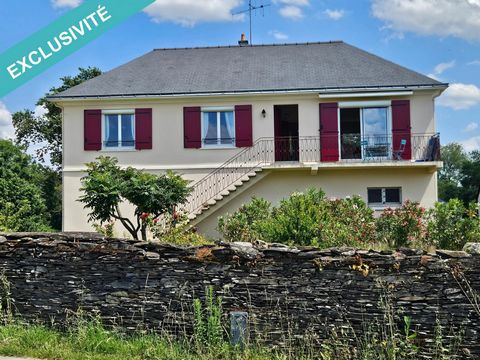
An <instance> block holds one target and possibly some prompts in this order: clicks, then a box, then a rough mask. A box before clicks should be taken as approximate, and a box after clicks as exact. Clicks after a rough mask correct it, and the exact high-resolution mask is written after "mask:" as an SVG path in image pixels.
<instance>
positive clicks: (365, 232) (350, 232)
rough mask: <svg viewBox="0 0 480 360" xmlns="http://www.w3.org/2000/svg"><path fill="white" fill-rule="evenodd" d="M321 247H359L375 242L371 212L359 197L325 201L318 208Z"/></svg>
mask: <svg viewBox="0 0 480 360" xmlns="http://www.w3.org/2000/svg"><path fill="white" fill-rule="evenodd" d="M319 227H320V231H321V244H322V246H361V245H365V244H372V243H373V242H374V241H375V219H374V217H373V210H372V209H370V208H369V207H368V205H367V204H366V203H365V201H363V200H362V198H361V197H359V196H353V197H349V198H346V199H330V200H328V199H326V200H325V201H324V202H323V203H322V206H321V207H320V224H319Z"/></svg>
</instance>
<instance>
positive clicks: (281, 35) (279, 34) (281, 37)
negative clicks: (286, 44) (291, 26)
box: [268, 30, 288, 40]
mask: <svg viewBox="0 0 480 360" xmlns="http://www.w3.org/2000/svg"><path fill="white" fill-rule="evenodd" d="M268 33H269V35H271V36H273V37H274V38H275V39H277V40H287V39H288V35H287V34H284V33H282V32H280V31H277V30H272V31H269V32H268Z"/></svg>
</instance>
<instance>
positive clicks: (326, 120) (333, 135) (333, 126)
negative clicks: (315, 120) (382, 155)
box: [320, 100, 412, 162]
mask: <svg viewBox="0 0 480 360" xmlns="http://www.w3.org/2000/svg"><path fill="white" fill-rule="evenodd" d="M411 137H412V134H411V128H410V100H393V101H392V143H393V144H392V145H393V151H395V150H398V149H400V144H401V141H402V140H406V141H407V144H406V146H405V150H404V152H403V154H402V159H404V160H410V159H411V158H412V145H411ZM338 140H339V129H338V104H337V103H324V104H320V161H322V162H334V161H338V160H339V141H338Z"/></svg>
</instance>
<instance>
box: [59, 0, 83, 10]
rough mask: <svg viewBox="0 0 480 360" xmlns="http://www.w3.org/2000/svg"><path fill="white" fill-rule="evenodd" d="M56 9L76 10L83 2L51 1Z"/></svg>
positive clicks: (77, 0) (75, 0)
mask: <svg viewBox="0 0 480 360" xmlns="http://www.w3.org/2000/svg"><path fill="white" fill-rule="evenodd" d="M51 3H52V5H53V7H54V8H56V9H58V8H75V7H77V6H78V5H80V4H81V3H82V0H51Z"/></svg>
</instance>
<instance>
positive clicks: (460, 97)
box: [438, 83, 480, 110]
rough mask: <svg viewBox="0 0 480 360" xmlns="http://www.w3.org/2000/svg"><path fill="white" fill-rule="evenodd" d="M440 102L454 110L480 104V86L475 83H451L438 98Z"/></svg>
mask: <svg viewBox="0 0 480 360" xmlns="http://www.w3.org/2000/svg"><path fill="white" fill-rule="evenodd" d="M438 104H439V105H442V106H446V107H450V108H452V109H454V110H462V109H468V108H471V107H472V106H475V105H479V104H480V88H478V87H477V86H476V85H473V84H462V83H456V84H451V85H450V87H449V88H448V89H447V90H445V92H444V93H443V94H442V96H440V97H439V99H438Z"/></svg>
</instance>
